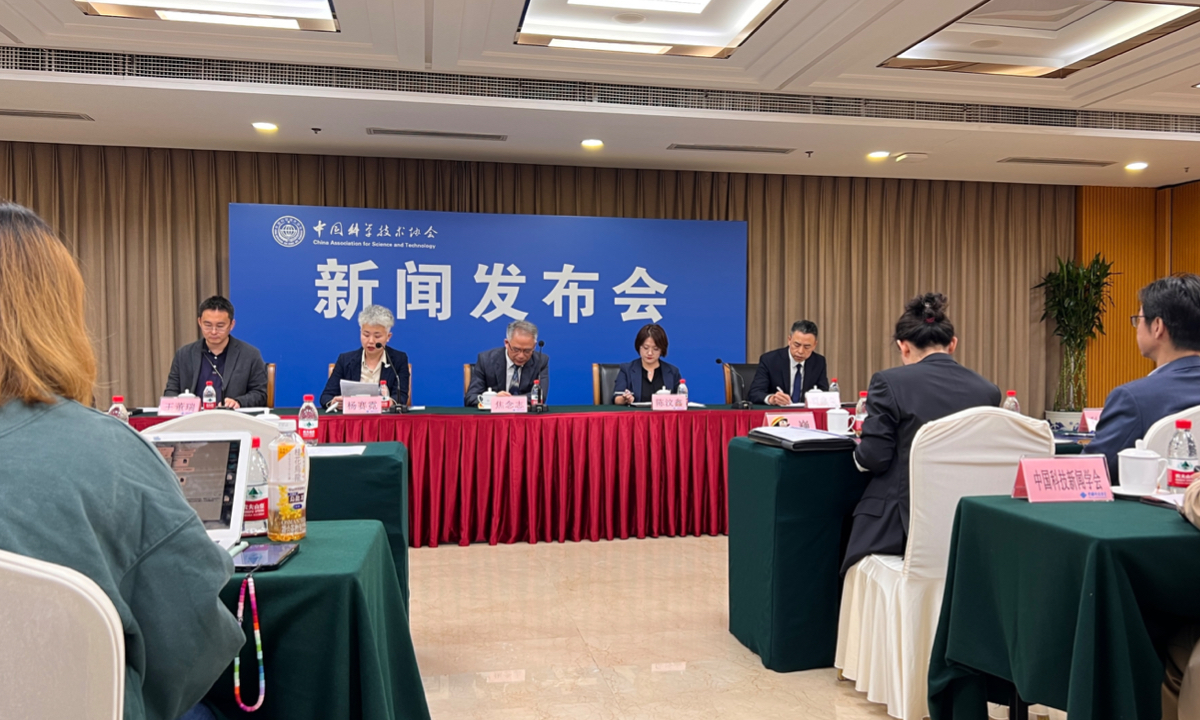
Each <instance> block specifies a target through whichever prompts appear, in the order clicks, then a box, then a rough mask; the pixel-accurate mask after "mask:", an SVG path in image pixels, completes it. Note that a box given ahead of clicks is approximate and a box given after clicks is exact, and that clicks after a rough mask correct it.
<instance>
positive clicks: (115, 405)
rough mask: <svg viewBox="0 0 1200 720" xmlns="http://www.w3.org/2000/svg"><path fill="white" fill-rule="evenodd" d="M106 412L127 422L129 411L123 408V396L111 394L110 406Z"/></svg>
mask: <svg viewBox="0 0 1200 720" xmlns="http://www.w3.org/2000/svg"><path fill="white" fill-rule="evenodd" d="M108 414H109V415H111V416H113V417H115V418H116V419H118V420H120V421H121V422H123V423H125V424H126V425H128V424H129V411H128V410H127V409H125V398H124V397H123V396H121V395H113V402H112V407H110V408H109V409H108Z"/></svg>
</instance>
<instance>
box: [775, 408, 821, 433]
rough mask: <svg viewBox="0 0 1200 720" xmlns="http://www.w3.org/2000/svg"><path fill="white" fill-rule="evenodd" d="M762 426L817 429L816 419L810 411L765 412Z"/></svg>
mask: <svg viewBox="0 0 1200 720" xmlns="http://www.w3.org/2000/svg"><path fill="white" fill-rule="evenodd" d="M763 426H764V427H794V428H808V429H809V430H816V429H817V419H816V417H815V416H814V415H813V414H812V413H810V412H795V413H767V415H766V417H764V418H763Z"/></svg>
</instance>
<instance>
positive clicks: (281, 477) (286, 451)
mask: <svg viewBox="0 0 1200 720" xmlns="http://www.w3.org/2000/svg"><path fill="white" fill-rule="evenodd" d="M279 432H280V435H279V437H277V438H275V439H274V440H272V441H271V444H270V446H269V447H268V454H267V478H268V479H267V537H268V538H270V539H271V542H291V541H295V540H300V539H301V538H303V537H304V535H305V533H306V532H307V524H306V518H307V516H308V507H307V504H308V449H307V448H306V447H305V446H304V441H303V440H301V439H300V436H299V435H297V434H296V421H295V420H290V419H289V420H280V421H279Z"/></svg>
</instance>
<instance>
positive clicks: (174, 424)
mask: <svg viewBox="0 0 1200 720" xmlns="http://www.w3.org/2000/svg"><path fill="white" fill-rule="evenodd" d="M214 430H216V431H234V432H236V431H239V430H244V431H246V432H248V433H250V435H251V436H252V437H258V438H260V439H261V442H262V447H263V450H264V452H265V450H266V447H267V445H269V444H270V443H271V441H272V440H274V439H275V438H277V437H279V426H278V425H277V424H275V423H273V422H267V421H266V420H259V419H258V418H256V417H254V416H252V415H247V414H245V413H240V412H234V411H233V410H205V411H203V412H198V413H192V414H191V415H183V416H180V417H177V418H172V419H170V420H168V421H166V422H164V423H159V424H158V425H151V426H150V427H148V428H146V429H145V430H143V431H142V434H143V435H147V436H149V435H157V434H159V433H173V432H211V431H214Z"/></svg>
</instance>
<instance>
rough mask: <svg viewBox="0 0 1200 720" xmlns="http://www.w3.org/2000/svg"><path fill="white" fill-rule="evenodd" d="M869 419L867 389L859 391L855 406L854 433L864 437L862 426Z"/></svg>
mask: <svg viewBox="0 0 1200 720" xmlns="http://www.w3.org/2000/svg"><path fill="white" fill-rule="evenodd" d="M866 420H867V391H866V390H862V391H860V392H859V393H858V404H857V405H855V406H854V434H855V435H858V436H859V437H862V426H863V423H864V422H866Z"/></svg>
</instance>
